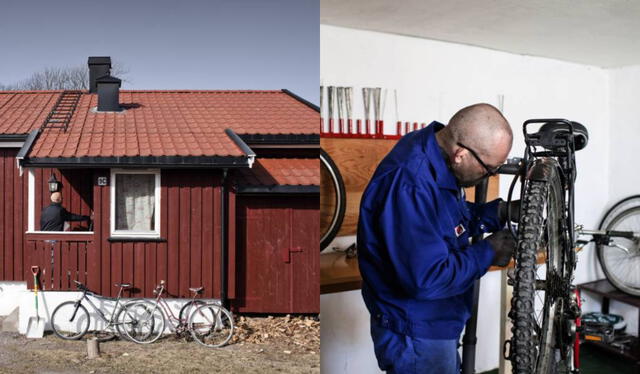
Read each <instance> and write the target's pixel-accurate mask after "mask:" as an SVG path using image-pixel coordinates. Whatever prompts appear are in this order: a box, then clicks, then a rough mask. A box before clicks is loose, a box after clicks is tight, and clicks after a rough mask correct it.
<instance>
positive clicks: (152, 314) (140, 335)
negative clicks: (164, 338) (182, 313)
mask: <svg viewBox="0 0 640 374" xmlns="http://www.w3.org/2000/svg"><path fill="white" fill-rule="evenodd" d="M124 308H125V311H126V312H125V315H124V316H123V317H122V321H123V325H124V326H129V327H128V328H125V329H124V331H125V334H126V335H127V337H128V338H129V339H130V340H131V341H133V342H135V343H138V344H151V343H153V342H155V341H156V340H158V338H160V336H161V335H162V333H163V332H164V326H165V318H164V313H163V312H162V310H161V309H160V308H159V307H158V305H157V304H153V303H150V302H137V303H130V304H127V305H126V306H125V307H124Z"/></svg>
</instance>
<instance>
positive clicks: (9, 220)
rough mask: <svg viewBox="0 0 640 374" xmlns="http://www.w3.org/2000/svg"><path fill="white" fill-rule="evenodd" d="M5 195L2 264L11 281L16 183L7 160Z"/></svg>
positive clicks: (5, 277) (7, 277)
mask: <svg viewBox="0 0 640 374" xmlns="http://www.w3.org/2000/svg"><path fill="white" fill-rule="evenodd" d="M4 172H5V173H4V181H3V182H4V186H5V189H4V195H3V196H2V198H3V199H6V201H7V202H8V203H7V204H6V206H5V210H4V215H5V220H4V225H5V230H6V231H5V236H4V238H3V239H4V248H5V252H4V259H3V262H2V267H3V269H4V279H8V280H11V279H13V271H12V270H13V238H14V235H15V234H14V227H13V226H14V221H13V213H14V209H15V207H14V199H15V195H14V190H13V187H14V183H13V178H14V175H13V168H12V167H11V164H10V162H9V161H8V160H7V162H6V164H5V167H4Z"/></svg>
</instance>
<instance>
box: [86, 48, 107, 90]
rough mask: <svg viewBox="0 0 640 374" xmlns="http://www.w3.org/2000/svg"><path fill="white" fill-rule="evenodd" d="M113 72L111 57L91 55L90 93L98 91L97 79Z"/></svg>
mask: <svg viewBox="0 0 640 374" xmlns="http://www.w3.org/2000/svg"><path fill="white" fill-rule="evenodd" d="M110 73H111V57H109V56H103V57H95V56H94V57H89V93H96V92H98V86H96V80H97V79H98V78H100V77H102V76H105V75H109V74H110Z"/></svg>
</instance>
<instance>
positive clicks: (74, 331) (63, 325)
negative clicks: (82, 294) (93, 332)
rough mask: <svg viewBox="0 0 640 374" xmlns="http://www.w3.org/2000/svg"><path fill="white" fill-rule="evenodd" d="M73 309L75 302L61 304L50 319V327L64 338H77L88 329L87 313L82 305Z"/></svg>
mask: <svg viewBox="0 0 640 374" xmlns="http://www.w3.org/2000/svg"><path fill="white" fill-rule="evenodd" d="M75 309H76V306H75V303H65V304H62V305H60V306H59V307H58V308H56V312H55V315H54V316H53V318H52V319H51V325H52V328H53V329H54V331H55V332H56V334H58V335H59V336H60V337H62V338H64V339H78V338H80V337H81V336H82V335H83V334H84V333H85V332H86V331H87V330H88V329H89V313H87V311H86V310H85V309H84V308H83V307H82V306H80V307H78V310H77V311H75Z"/></svg>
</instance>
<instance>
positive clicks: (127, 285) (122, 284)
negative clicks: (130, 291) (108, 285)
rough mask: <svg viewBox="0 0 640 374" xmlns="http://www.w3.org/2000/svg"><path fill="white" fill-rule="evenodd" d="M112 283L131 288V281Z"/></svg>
mask: <svg viewBox="0 0 640 374" xmlns="http://www.w3.org/2000/svg"><path fill="white" fill-rule="evenodd" d="M113 285H114V286H116V287H122V288H131V283H114V284H113Z"/></svg>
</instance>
